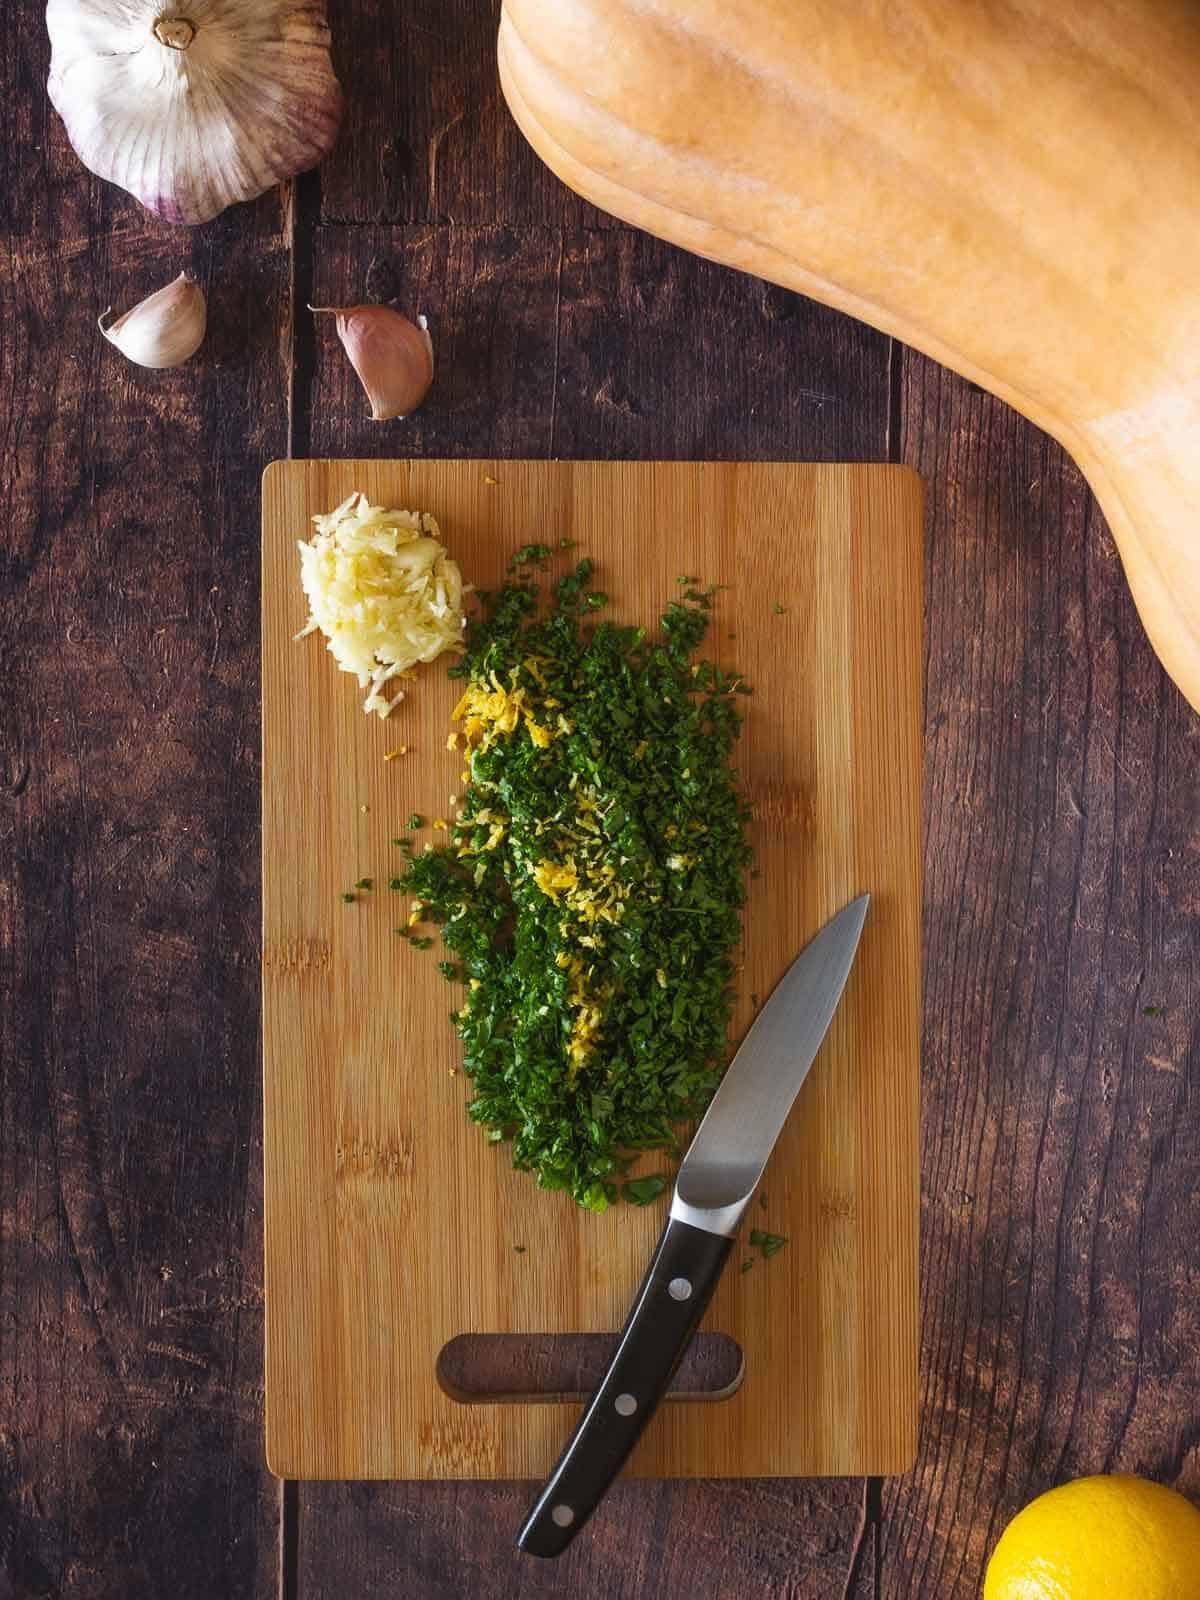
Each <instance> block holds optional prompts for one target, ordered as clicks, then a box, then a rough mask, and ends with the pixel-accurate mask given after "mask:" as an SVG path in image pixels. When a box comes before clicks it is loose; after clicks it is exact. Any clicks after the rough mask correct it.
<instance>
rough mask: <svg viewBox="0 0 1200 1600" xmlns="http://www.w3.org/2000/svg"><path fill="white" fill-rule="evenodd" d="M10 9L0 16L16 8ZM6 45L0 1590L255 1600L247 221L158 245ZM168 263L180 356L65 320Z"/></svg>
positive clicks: (257, 447)
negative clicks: (156, 363)
mask: <svg viewBox="0 0 1200 1600" xmlns="http://www.w3.org/2000/svg"><path fill="white" fill-rule="evenodd" d="M14 13H15V14H14ZM47 54H48V51H47V47H46V44H45V34H44V26H43V22H42V12H41V10H40V9H39V8H38V7H37V6H34V5H32V4H21V5H18V6H15V7H7V8H6V10H5V18H4V27H3V28H2V29H0V115H2V116H3V119H4V128H3V134H2V136H0V484H2V485H3V491H4V520H3V527H2V529H0V607H2V614H0V615H2V620H0V669H2V671H3V675H4V694H3V700H2V703H0V1593H2V1594H3V1595H4V1596H5V1597H6V1600H7V1597H10V1596H11V1597H13V1600H35V1597H38V1600H40V1597H50V1596H55V1597H58V1596H66V1597H70V1600H76V1597H87V1600H108V1597H111V1596H113V1595H114V1594H120V1595H121V1596H122V1597H126V1600H161V1597H162V1596H163V1595H168V1594H169V1595H171V1596H173V1597H178V1600H200V1597H202V1596H203V1597H209V1600H211V1596H213V1595H214V1594H222V1595H230V1596H234V1595H236V1596H238V1597H239V1600H241V1597H247V1600H253V1597H263V1600H265V1597H266V1596H268V1595H270V1594H272V1593H273V1592H274V1588H275V1582H276V1574H277V1560H276V1543H277V1537H278V1500H279V1496H278V1490H277V1488H276V1486H274V1485H273V1484H272V1483H271V1482H270V1481H269V1480H268V1479H267V1478H266V1476H265V1474H264V1472H263V1469H262V1464H261V1453H262V1446H261V1414H262V1359H261V1339H262V1307H261V1299H262V1295H261V1275H262V1268H261V1255H262V1252H261V1237H260V1225H259V1206H260V1200H259V1197H260V1193H261V1178H260V1165H261V1140H260V1131H259V1111H258V1085H257V1047H256V1040H257V1032H258V1029H257V1015H258V998H257V966H256V963H255V962H254V961H253V959H252V954H253V951H254V948H255V943H256V921H257V909H258V891H257V872H258V864H257V826H256V821H255V810H256V790H257V779H258V757H257V666H256V636H257V612H258V600H257V581H256V580H257V559H256V556H257V551H256V544H257V538H256V531H255V520H254V505H255V498H256V490H257V478H258V463H259V461H260V460H261V458H262V457H263V456H264V455H267V454H273V453H276V452H278V451H279V450H280V449H282V448H284V447H285V441H286V431H285V422H286V409H285V387H284V383H285V378H284V368H283V364H282V362H281V359H280V350H279V344H278V330H279V328H280V327H282V326H283V325H285V323H286V308H285V304H284V300H283V291H284V289H285V286H286V282H287V272H286V261H285V239H284V232H283V225H282V223H283V219H282V214H281V211H280V206H279V202H278V199H277V198H272V199H268V200H265V201H263V202H262V203H261V204H260V205H258V206H255V207H253V208H249V209H245V210H242V211H240V212H239V213H237V214H235V215H232V216H230V217H228V218H226V219H224V220H223V221H222V222H221V223H219V224H217V225H215V226H214V227H212V228H210V229H206V230H205V231H204V232H203V233H196V234H192V233H189V232H187V231H182V232H180V231H178V230H172V229H170V228H168V227H166V226H164V225H160V224H157V223H155V222H154V221H153V220H152V219H149V218H148V217H147V216H146V215H145V214H144V213H142V212H141V211H140V210H139V208H138V207H137V206H136V205H135V204H134V202H132V201H127V200H126V199H125V198H124V197H122V196H120V195H119V194H117V192H116V191H115V190H113V189H110V188H105V187H103V186H101V185H99V184H97V183H96V182H95V181H94V180H92V179H90V178H89V177H88V176H87V174H86V173H84V172H83V170H82V169H81V168H80V166H79V164H78V162H77V160H76V159H75V157H74V156H73V155H72V154H71V152H70V150H69V149H68V148H67V146H66V142H65V139H64V137H63V135H62V130H61V127H60V126H59V124H58V122H57V119H56V118H54V117H53V116H52V115H51V114H50V113H49V111H48V109H47V107H46V105H45V90H44V84H45V74H46V68H47ZM184 266H187V267H188V268H190V270H191V271H192V272H193V273H194V274H195V275H196V277H197V278H198V280H199V281H200V282H201V283H202V285H203V286H204V288H205V290H206V291H207V292H208V293H209V295H210V300H211V306H212V325H211V333H210V337H209V342H208V344H207V346H206V349H205V356H204V359H203V360H201V361H197V362H196V363H194V364H193V365H191V366H188V367H185V368H183V369H181V370H180V371H178V372H163V373H157V372H156V373H148V372H142V371H139V370H137V369H135V368H133V367H131V366H129V365H128V364H126V363H125V362H124V360H123V359H122V357H121V356H119V355H118V354H117V352H116V351H115V350H113V349H111V348H110V347H109V346H108V345H107V344H105V343H104V342H103V340H101V339H100V337H99V335H98V334H97V332H96V328H95V320H94V319H95V315H96V313H97V312H98V311H101V310H103V308H104V307H105V306H106V305H107V304H108V303H109V302H110V301H112V302H115V303H117V304H119V305H121V306H127V305H129V304H132V303H133V302H134V301H136V300H137V299H138V298H139V297H140V296H141V295H143V294H145V293H147V292H148V291H150V290H151V289H154V288H157V287H159V286H160V285H161V284H162V283H164V282H166V281H167V280H168V279H170V278H171V277H173V276H174V275H175V274H176V273H177V272H178V271H179V270H180V268H181V267H184Z"/></svg>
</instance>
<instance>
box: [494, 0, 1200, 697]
mask: <svg viewBox="0 0 1200 1600" xmlns="http://www.w3.org/2000/svg"><path fill="white" fill-rule="evenodd" d="M499 64H500V79H501V84H502V86H503V90H504V94H505V96H506V98H507V100H508V103H509V106H510V107H511V109H512V112H513V114H514V116H515V117H516V120H517V122H518V124H519V125H520V127H521V129H522V130H523V132H524V133H525V135H526V137H527V138H528V139H529V141H530V143H531V144H532V145H533V147H534V149H535V150H536V151H537V152H538V154H539V155H540V156H541V157H542V159H543V160H544V161H546V162H547V163H548V165H549V166H550V167H551V168H552V169H553V170H554V171H555V172H556V173H557V174H558V175H559V177H561V178H562V179H563V180H564V181H565V182H566V183H568V184H570V186H571V187H572V188H574V189H576V190H578V191H579V193H580V194H582V195H584V196H586V197H587V198H588V199H589V200H592V201H594V202H595V203H596V204H597V205H599V206H602V207H604V208H605V209H606V210H608V211H610V212H613V213H615V214H616V215H617V216H619V217H621V218H623V219H625V220H626V221H628V222H631V223H635V224H637V225H638V226H640V227H643V228H646V229H648V230H649V231H650V232H652V233H656V234H659V235H661V236H662V237H663V238H666V239H670V240H673V241H674V242H675V243H677V244H680V245H684V246H686V247H687V248H689V249H691V250H695V251H698V252H699V253H700V254H701V255H706V256H711V257H714V258H715V259H716V260H718V261H724V262H728V263H730V264H731V265H733V266H736V267H740V268H742V269H743V270H745V271H747V272H753V273H757V274H759V275H761V276H762V277H765V278H771V279H774V280H775V281H777V282H779V283H782V284H786V285H788V286H789V287H791V288H793V289H797V290H799V291H800V292H801V293H803V294H807V295H811V296H812V297H813V298H815V299H817V300H823V301H826V302H827V303H828V304H830V305H832V306H836V307H838V308H839V309H840V310H842V311H846V312H849V313H851V314H852V315H854V316H857V317H861V318H863V319H864V320H865V321H867V322H871V323H873V324H874V325H875V326H876V327H878V328H882V329H884V330H885V331H886V332H888V333H891V334H894V335H895V336H896V337H898V338H900V339H903V340H905V341H906V342H907V343H909V344H911V345H915V346H916V347H917V348H918V349H920V350H923V351H925V352H926V353H927V354H929V355H931V356H933V357H935V358H936V359H937V360H939V361H942V362H944V363H945V364H946V365H948V366H951V367H954V368H955V369H956V370H957V371H959V372H961V373H964V374H965V375H966V376H967V377H969V378H971V379H973V380H974V381H975V382H977V383H980V384H983V385H985V386H986V387H987V388H988V389H990V390H992V391H993V392H994V393H996V394H998V395H1000V396H1001V397H1002V398H1003V399H1004V400H1006V401H1008V402H1009V403H1010V404H1012V405H1014V406H1016V407H1017V408H1018V409H1019V410H1020V411H1023V412H1024V413H1025V415H1026V416H1028V417H1030V418H1032V419H1033V421H1034V422H1036V423H1037V424H1038V425H1039V426H1040V427H1042V428H1044V429H1046V431H1047V432H1049V433H1051V434H1052V435H1053V436H1054V437H1055V438H1056V439H1058V440H1060V441H1061V443H1062V444H1063V445H1064V446H1065V447H1066V448H1067V450H1069V451H1070V452H1071V454H1072V455H1073V456H1074V457H1075V459H1076V460H1077V461H1078V463H1079V465H1080V467H1081V468H1082V469H1083V471H1084V473H1085V474H1086V475H1087V478H1088V481H1089V482H1090V484H1091V486H1092V488H1093V490H1094V491H1095V493H1096V496H1097V498H1098V500H1099V502H1100V505H1101V507H1102V509H1103V511H1104V513H1105V515H1106V516H1107V518H1108V521H1109V524H1110V526H1111V528H1112V531H1113V534H1114V536H1115V538H1116V541H1117V544H1118V546H1119V548H1120V551H1121V556H1122V559H1123V561H1124V564H1125V570H1126V572H1127V574H1128V577H1129V581H1130V584H1131V585H1132V588H1133V593H1134V597H1135V599H1136V601H1137V604H1138V607H1139V610H1140V612H1141V615H1142V618H1143V621H1144V622H1145V625H1146V629H1147V632H1148V633H1149V635H1150V639H1151V641H1152V642H1153V644H1154V647H1155V648H1156V650H1157V651H1158V653H1159V655H1160V656H1161V658H1162V660H1163V663H1164V664H1165V666H1166V668H1167V671H1168V672H1169V673H1170V674H1171V675H1172V677H1173V678H1174V679H1175V681H1176V682H1177V683H1178V684H1179V686H1180V688H1181V689H1182V690H1183V692H1184V694H1185V695H1186V696H1187V697H1188V699H1189V700H1190V701H1191V703H1192V704H1193V706H1196V707H1197V708H1198V709H1200V6H1198V5H1197V4H1196V3H1195V0H904V3H903V4H895V5H885V4H883V3H882V0H504V7H503V13H502V20H501V24H500V37H499Z"/></svg>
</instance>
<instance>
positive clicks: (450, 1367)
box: [436, 1333, 746, 1405]
mask: <svg viewBox="0 0 1200 1600" xmlns="http://www.w3.org/2000/svg"><path fill="white" fill-rule="evenodd" d="M618 1338H619V1335H618V1334H615V1333H460V1334H459V1335H458V1337H457V1338H455V1339H451V1340H450V1341H449V1342H448V1343H447V1344H444V1345H443V1346H442V1348H441V1351H440V1352H439V1354H438V1358H437V1367H436V1372H437V1381H438V1383H439V1384H440V1386H441V1388H442V1392H443V1393H444V1394H446V1395H448V1396H449V1397H450V1399H451V1400H458V1401H459V1402H461V1403H462V1404H463V1405H511V1404H519V1403H524V1404H530V1403H537V1404H539V1405H544V1404H545V1403H546V1401H561V1402H562V1403H563V1404H564V1405H566V1404H569V1403H571V1402H575V1403H578V1402H579V1401H581V1400H586V1399H587V1397H588V1395H590V1394H591V1392H592V1391H593V1389H595V1387H596V1385H597V1384H598V1383H599V1382H600V1379H601V1378H602V1377H603V1376H604V1371H605V1369H606V1367H607V1366H608V1363H609V1361H610V1360H611V1358H612V1353H613V1351H614V1350H615V1349H616V1346H617V1339H618ZM745 1373H746V1358H745V1355H744V1354H743V1351H742V1347H741V1345H740V1344H739V1343H738V1342H737V1340H736V1339H733V1338H731V1337H730V1336H729V1334H727V1333H698V1334H697V1335H696V1337H695V1338H694V1339H693V1340H692V1342H691V1344H690V1345H689V1346H688V1350H687V1354H686V1355H685V1356H684V1358H683V1360H682V1362H681V1363H680V1366H679V1371H678V1372H677V1373H676V1374H675V1378H674V1381H673V1383H672V1384H671V1388H670V1391H669V1392H668V1395H667V1398H668V1400H704V1401H711V1400H728V1399H730V1398H731V1397H732V1396H733V1395H735V1394H736V1393H737V1391H738V1389H739V1388H740V1387H741V1384H742V1379H743V1377H744V1376H745Z"/></svg>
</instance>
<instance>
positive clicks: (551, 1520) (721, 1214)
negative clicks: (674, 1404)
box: [517, 894, 870, 1557]
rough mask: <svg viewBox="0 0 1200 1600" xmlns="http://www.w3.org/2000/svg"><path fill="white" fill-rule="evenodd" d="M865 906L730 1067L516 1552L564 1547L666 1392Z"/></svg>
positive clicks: (807, 1059) (775, 999)
mask: <svg viewBox="0 0 1200 1600" xmlns="http://www.w3.org/2000/svg"><path fill="white" fill-rule="evenodd" d="M869 902H870V896H869V895H865V894H864V895H860V896H859V898H858V899H857V900H853V901H851V903H850V904H849V905H848V906H845V907H844V908H843V909H842V910H841V911H839V912H838V914H837V915H836V916H835V917H833V918H831V920H830V921H829V922H827V923H826V924H825V926H824V927H823V928H822V929H821V931H820V932H819V933H818V934H817V935H816V937H815V938H814V939H813V940H812V941H811V942H810V943H809V944H808V945H806V946H805V948H804V949H803V950H802V951H801V952H800V954H799V955H798V956H797V957H796V959H795V960H794V961H793V962H792V964H791V966H790V967H789V968H788V970H787V971H786V972H785V973H784V975H783V977H782V978H781V979H780V981H779V982H778V984H776V986H775V989H774V990H773V992H772V994H771V996H770V998H769V999H768V1001H767V1003H766V1005H764V1006H763V1008H762V1010H761V1011H760V1012H759V1014H758V1016H757V1017H756V1018H755V1020H754V1023H753V1024H752V1026H751V1027H750V1029H749V1031H748V1032H747V1034H746V1037H745V1038H744V1039H743V1040H742V1043H741V1045H740V1047H739V1049H738V1051H737V1053H736V1055H735V1056H734V1058H733V1060H732V1061H731V1062H730V1064H729V1066H728V1068H727V1069H726V1072H725V1076H724V1077H723V1078H722V1079H721V1082H720V1085H719V1086H718V1088H717V1091H716V1093H715V1094H714V1096H713V1098H712V1101H711V1102H710V1104H709V1107H708V1110H707V1111H706V1112H705V1114H704V1119H703V1121H702V1122H701V1124H700V1126H699V1128H698V1129H697V1130H696V1135H695V1138H694V1139H693V1140H692V1142H691V1145H690V1146H689V1147H688V1152H687V1155H686V1156H685V1157H684V1159H683V1163H682V1165H681V1166H680V1168H679V1174H678V1177H677V1178H676V1182H675V1193H674V1196H673V1197H672V1201H671V1210H670V1213H669V1215H668V1217H667V1224H666V1227H665V1228H664V1229H663V1232H662V1236H661V1238H660V1239H659V1241H658V1246H657V1248H656V1250H655V1252H654V1258H653V1260H652V1261H651V1263H650V1266H649V1268H648V1269H647V1272H646V1276H645V1277H644V1278H643V1280H642V1284H641V1287H640V1288H639V1290H638V1292H637V1295H636V1296H635V1298H634V1302H633V1307H632V1309H631V1311H630V1313H629V1317H628V1319H627V1320H626V1323H625V1327H624V1330H623V1332H622V1334H621V1337H620V1340H619V1342H618V1344H617V1349H616V1352H615V1354H614V1355H613V1358H612V1361H611V1362H610V1363H609V1367H608V1371H607V1372H606V1373H605V1375H604V1377H603V1378H602V1379H601V1380H600V1385H599V1387H598V1388H597V1390H596V1392H595V1394H594V1395H593V1396H592V1398H591V1400H590V1401H589V1402H588V1404H587V1406H586V1407H585V1409H584V1412H583V1415H582V1416H581V1417H580V1419H579V1422H578V1424H577V1426H576V1428H575V1431H574V1433H573V1434H572V1435H571V1437H570V1439H569V1440H568V1442H567V1444H566V1446H565V1448H564V1450H563V1452H562V1454H561V1456H560V1457H559V1459H558V1461H557V1463H556V1465H555V1467H554V1469H553V1471H552V1472H551V1474H550V1476H549V1478H548V1479H547V1480H546V1484H545V1487H544V1488H543V1489H542V1491H541V1493H540V1494H539V1495H538V1497H537V1499H536V1500H535V1502H534V1504H533V1506H532V1508H531V1510H530V1512H529V1515H528V1516H527V1517H526V1519H525V1523H524V1525H523V1527H522V1528H521V1531H520V1533H519V1534H518V1536H517V1547H518V1549H520V1550H524V1551H526V1552H527V1553H528V1554H530V1555H536V1556H544V1557H553V1556H557V1555H561V1554H562V1552H563V1551H564V1550H565V1549H566V1548H567V1546H568V1545H569V1544H570V1543H571V1541H572V1539H574V1538H575V1536H576V1534H577V1533H578V1532H579V1530H580V1529H581V1528H582V1527H583V1525H584V1523H585V1522H586V1521H587V1519H588V1518H589V1517H590V1516H591V1514H592V1512H593V1511H594V1510H595V1509H596V1507H597V1505H598V1504H599V1503H600V1501H601V1500H602V1499H603V1497H604V1495H605V1493H606V1492H607V1490H608V1488H609V1485H610V1484H611V1483H612V1481H613V1479H614V1478H615V1477H616V1475H617V1473H618V1472H619V1471H620V1470H621V1467H622V1466H623V1465H624V1463H625V1460H626V1458H627V1457H628V1455H629V1453H630V1451H631V1450H632V1449H633V1447H634V1445H635V1444H636V1443H637V1441H638V1439H639V1438H640V1437H641V1434H642V1432H643V1430H644V1429H645V1427H646V1424H647V1423H648V1422H649V1420H650V1418H651V1416H652V1415H653V1414H654V1411H655V1410H656V1408H657V1406H658V1403H659V1401H660V1400H661V1398H662V1396H663V1395H664V1394H665V1392H666V1390H667V1387H668V1385H669V1384H670V1381H671V1378H672V1377H673V1376H674V1373H675V1369H676V1368H677V1367H678V1365H679V1363H680V1361H681V1360H682V1358H683V1354H684V1351H685V1350H686V1349H687V1347H688V1344H689V1343H690V1341H691V1338H692V1335H693V1333H694V1332H695V1331H696V1328H697V1327H698V1325H699V1323H700V1320H701V1318H702V1317H703V1315H704V1312H705V1311H706V1309H707V1308H708V1303H709V1301H710V1300H711V1299H712V1295H713V1290H714V1289H715V1288H716V1286H717V1282H718V1280H719V1279H720V1276H721V1272H722V1270H723V1269H724V1266H725V1263H726V1261H727V1260H728V1258H729V1253H730V1251H731V1249H732V1248H733V1236H734V1234H735V1233H736V1232H737V1228H738V1224H739V1223H740V1222H741V1220H742V1217H743V1216H744V1214H745V1211H746V1207H747V1206H748V1205H749V1203H750V1199H751V1196H752V1195H753V1193H754V1190H755V1188H756V1187H757V1185H758V1182H759V1179H760V1178H761V1177H762V1174H763V1169H764V1168H765V1167H766V1164H767V1160H768V1158H769V1156H770V1154H771V1151H772V1150H773V1149H774V1147H775V1142H776V1140H777V1139H778V1138H779V1135H780V1133H781V1132H782V1131H783V1126H784V1123H785V1122H786V1121H787V1117H788V1112H789V1111H790V1110H791V1108H792V1105H793V1102H794V1101H795V1099H796V1096H797V1094H798V1093H799V1092H800V1086H801V1084H802V1083H803V1082H804V1080H805V1078H806V1077H807V1076H808V1072H809V1068H810V1067H811V1066H812V1064H813V1061H814V1060H815V1059H816V1056H817V1052H818V1051H819V1050H820V1047H821V1043H822V1041H823V1040H824V1038H825V1035H826V1033H827V1032H828V1029H829V1024H830V1022H831V1021H832V1020H833V1014H834V1012H835V1011H836V1010H837V1006H838V1002H839V1001H840V999H841V997H842V991H843V990H844V989H845V986H846V980H847V978H848V977H849V976H850V969H851V967H852V966H853V965H854V958H855V955H856V954H857V952H858V944H859V939H860V937H861V935H862V930H863V923H864V922H865V920H866V915H867V906H868V904H869Z"/></svg>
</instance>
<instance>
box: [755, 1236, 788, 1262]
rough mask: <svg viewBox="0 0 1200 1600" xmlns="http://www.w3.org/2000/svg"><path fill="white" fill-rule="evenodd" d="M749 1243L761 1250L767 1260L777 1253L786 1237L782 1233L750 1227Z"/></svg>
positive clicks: (784, 1242) (785, 1241)
mask: <svg viewBox="0 0 1200 1600" xmlns="http://www.w3.org/2000/svg"><path fill="white" fill-rule="evenodd" d="M750 1243H751V1245H757V1247H758V1248H759V1249H760V1250H761V1251H762V1253H763V1257H764V1258H765V1259H766V1260H767V1261H769V1260H770V1259H771V1257H772V1256H774V1255H778V1254H779V1252H780V1251H781V1250H782V1249H783V1247H784V1245H785V1244H786V1243H787V1239H786V1238H785V1236H784V1235H783V1234H782V1233H767V1232H765V1231H764V1230H763V1229H762V1228H751V1229H750Z"/></svg>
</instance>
